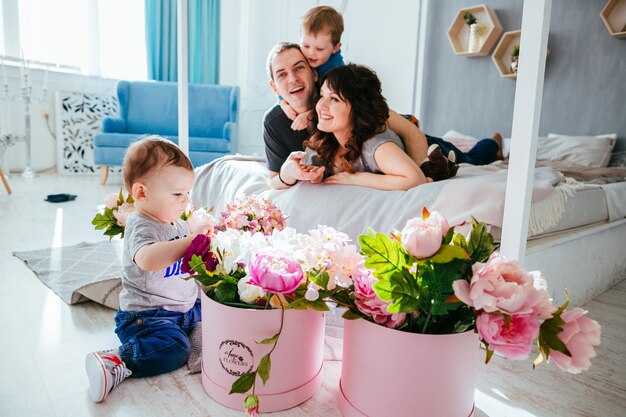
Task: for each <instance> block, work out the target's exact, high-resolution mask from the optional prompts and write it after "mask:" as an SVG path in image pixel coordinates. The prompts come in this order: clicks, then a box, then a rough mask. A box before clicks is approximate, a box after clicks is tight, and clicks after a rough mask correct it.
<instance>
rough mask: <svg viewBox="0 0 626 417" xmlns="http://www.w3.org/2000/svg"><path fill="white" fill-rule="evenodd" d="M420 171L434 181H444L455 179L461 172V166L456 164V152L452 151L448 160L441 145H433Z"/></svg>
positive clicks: (429, 148)
mask: <svg viewBox="0 0 626 417" xmlns="http://www.w3.org/2000/svg"><path fill="white" fill-rule="evenodd" d="M420 169H421V170H422V172H423V173H424V175H425V176H427V177H430V178H432V179H433V181H443V180H447V179H448V178H452V177H454V176H455V175H456V173H457V171H458V170H459V165H458V164H457V163H456V155H455V154H454V152H452V151H450V153H449V154H448V157H447V158H446V156H445V155H444V154H443V152H441V148H440V147H439V145H437V144H432V145H430V146H429V147H428V156H427V158H426V159H424V161H423V162H422V163H421V165H420Z"/></svg>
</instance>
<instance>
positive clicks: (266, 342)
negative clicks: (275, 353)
mask: <svg viewBox="0 0 626 417" xmlns="http://www.w3.org/2000/svg"><path fill="white" fill-rule="evenodd" d="M279 336H280V333H276V334H275V335H274V336H272V337H268V338H267V339H263V340H261V341H260V342H257V343H259V344H261V345H271V344H273V343H276V341H277V340H278V337H279Z"/></svg>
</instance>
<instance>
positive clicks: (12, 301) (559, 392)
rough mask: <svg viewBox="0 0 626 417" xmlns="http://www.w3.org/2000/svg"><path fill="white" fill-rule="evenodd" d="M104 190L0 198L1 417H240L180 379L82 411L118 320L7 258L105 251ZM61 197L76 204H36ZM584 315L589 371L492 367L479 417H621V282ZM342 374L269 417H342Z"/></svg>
mask: <svg viewBox="0 0 626 417" xmlns="http://www.w3.org/2000/svg"><path fill="white" fill-rule="evenodd" d="M109 181H110V185H108V186H105V187H101V186H99V185H98V178H97V176H94V177H61V176H58V175H42V176H39V177H37V178H35V179H34V180H23V179H21V178H19V175H15V174H14V175H13V176H12V178H9V183H10V185H11V187H12V189H13V194H12V195H10V196H9V195H7V194H6V192H5V191H4V190H3V189H2V188H0V316H1V317H2V318H3V319H2V321H1V324H0V335H1V336H0V416H2V417H9V416H16V417H27V416H59V417H61V416H63V417H66V416H128V417H130V416H186V417H187V416H215V417H218V416H242V415H243V413H239V412H235V411H232V410H229V409H226V408H224V407H222V406H220V405H219V404H217V403H215V402H214V401H213V400H211V398H209V397H208V396H207V395H206V394H205V392H204V391H203V389H202V385H201V383H200V376H199V374H196V375H189V374H188V371H186V370H185V369H180V370H178V371H176V372H173V373H171V374H167V375H161V376H159V377H154V378H145V379H129V380H127V381H125V382H124V383H123V384H121V385H120V386H119V387H117V388H116V389H115V390H114V391H113V392H112V393H111V395H110V396H109V397H108V398H107V400H106V401H105V402H104V403H101V404H94V403H92V402H91V400H90V399H89V396H88V393H87V377H86V375H85V372H84V368H83V361H84V356H85V354H86V353H87V352H89V351H92V350H97V349H102V348H108V347H115V346H117V344H118V341H117V338H116V336H115V334H114V332H113V327H114V325H113V315H114V311H112V310H110V309H108V308H106V307H102V306H99V305H96V304H94V303H85V304H79V305H75V306H68V305H66V304H65V303H63V302H62V301H61V300H60V299H59V298H58V297H57V296H56V295H55V294H54V293H53V292H52V291H50V290H49V289H48V288H47V287H45V286H44V285H43V284H42V283H41V282H40V281H39V280H38V279H37V278H36V277H35V276H34V275H33V274H32V272H31V271H30V270H29V269H28V268H26V267H25V266H24V265H23V264H22V263H21V262H20V261H19V260H18V259H16V258H14V257H13V256H11V252H13V251H22V250H32V249H40V248H46V247H51V246H66V245H71V244H75V243H78V242H81V241H88V242H94V241H99V240H102V239H103V237H102V236H101V234H100V233H98V232H96V231H94V230H92V226H91V224H90V221H91V218H92V217H93V215H94V214H95V212H96V210H97V209H96V207H97V205H98V204H100V203H101V202H102V199H103V197H104V195H106V194H107V193H109V192H117V191H118V190H119V187H120V182H119V179H116V178H115V177H113V178H111V179H110V180H109ZM61 192H69V193H72V194H76V195H78V198H77V199H76V201H73V202H68V203H62V204H51V203H47V202H44V201H43V199H44V198H45V196H46V195H47V194H54V193H61ZM585 307H586V308H587V309H588V310H589V316H590V317H592V318H594V319H596V320H598V321H599V322H600V323H601V325H602V331H603V337H602V345H601V346H600V347H598V348H597V353H598V357H597V358H596V359H595V361H594V365H593V367H592V369H591V370H590V371H588V372H584V373H582V374H579V375H570V374H566V373H564V372H562V371H560V370H558V369H557V368H556V367H554V366H550V365H545V364H543V365H541V366H540V367H539V368H538V369H537V370H535V371H533V370H532V364H531V360H528V361H525V362H522V363H514V362H507V361H505V360H503V359H501V358H498V357H494V358H493V360H492V362H491V363H490V364H489V365H487V366H485V365H480V366H479V381H478V384H477V388H476V396H475V398H476V406H477V411H476V417H484V416H489V417H495V416H506V417H554V416H563V417H573V416H581V417H583V416H584V417H595V416H598V417H600V416H601V417H611V416H614V417H623V416H626V370H625V367H626V355H625V346H626V328H625V327H626V326H625V323H626V321H625V316H626V281H621V282H620V283H619V284H618V285H617V286H616V287H614V288H612V289H611V290H609V291H607V292H606V293H604V294H602V295H601V296H599V297H598V298H596V299H595V300H593V301H591V302H589V303H588V304H587V305H586V306H585ZM482 353H483V352H481V358H480V359H478V360H481V361H482V360H483V359H484V356H482ZM340 371H341V362H327V363H326V366H325V371H324V372H325V374H324V384H323V386H322V389H321V390H320V391H319V392H318V393H317V394H316V395H315V396H314V397H313V398H311V399H310V400H309V401H307V402H306V403H304V404H302V405H301V406H299V407H297V408H295V409H292V410H288V411H284V412H279V413H274V414H271V415H275V416H324V417H327V416H328V417H332V416H340V413H339V411H338V409H337V401H336V394H337V386H338V380H339V373H340ZM390 383H392V381H390ZM415 407H416V409H417V410H419V404H416V405H415ZM385 417H386V416H385ZM432 417H438V416H432Z"/></svg>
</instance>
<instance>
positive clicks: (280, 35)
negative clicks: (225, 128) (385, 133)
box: [220, 0, 419, 155]
mask: <svg viewBox="0 0 626 417" xmlns="http://www.w3.org/2000/svg"><path fill="white" fill-rule="evenodd" d="M323 4H327V5H330V6H332V7H334V8H336V9H337V10H338V11H340V12H341V13H342V14H343V17H344V25H345V31H344V34H343V36H342V43H343V47H342V53H343V56H344V59H345V60H346V61H347V62H354V63H358V64H364V65H367V66H369V67H371V68H372V69H374V70H375V71H376V72H377V73H378V75H379V77H380V78H381V81H382V83H383V92H384V94H385V97H386V98H387V100H388V102H389V105H390V106H391V107H392V108H393V109H395V110H397V111H398V112H401V113H410V112H412V109H413V93H414V91H415V62H416V51H417V28H418V25H417V21H418V15H419V2H416V1H413V0H395V1H393V2H389V1H383V0H359V1H355V0H353V1H349V0H348V1H313V0H299V1H297V2H294V1H289V0H264V1H262V2H261V1H254V0H230V1H227V2H226V1H225V2H222V6H221V7H222V22H221V31H222V33H221V45H220V49H221V61H220V62H221V65H220V83H221V84H231V85H239V86H240V88H241V109H240V120H239V121H240V130H239V135H240V136H239V138H240V139H239V140H240V142H239V143H240V145H239V152H240V153H244V154H251V153H255V152H256V153H258V154H261V155H263V154H264V148H263V138H262V131H261V125H262V118H263V113H265V111H266V110H267V109H268V108H269V107H270V106H272V105H273V104H274V103H275V102H276V96H275V95H274V93H273V92H272V90H271V89H270V88H269V86H268V76H267V74H266V71H265V63H266V62H265V61H266V58H267V53H268V52H269V50H270V49H271V48H272V47H273V46H274V45H275V44H276V43H278V42H280V41H293V42H299V40H300V27H301V23H302V16H304V14H305V13H306V12H307V10H309V9H310V8H311V7H315V6H318V5H323ZM383 15H384V19H383V17H382V16H383Z"/></svg>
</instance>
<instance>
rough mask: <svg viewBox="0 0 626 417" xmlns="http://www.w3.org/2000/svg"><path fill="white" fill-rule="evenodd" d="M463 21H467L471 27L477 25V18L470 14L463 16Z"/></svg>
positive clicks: (466, 13)
mask: <svg viewBox="0 0 626 417" xmlns="http://www.w3.org/2000/svg"><path fill="white" fill-rule="evenodd" d="M463 19H465V23H467V24H468V25H469V26H471V25H473V24H474V23H476V18H475V17H474V15H473V14H471V13H470V12H465V14H464V15H463Z"/></svg>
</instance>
